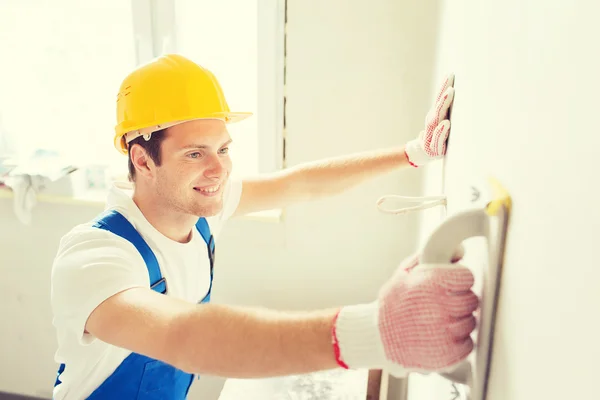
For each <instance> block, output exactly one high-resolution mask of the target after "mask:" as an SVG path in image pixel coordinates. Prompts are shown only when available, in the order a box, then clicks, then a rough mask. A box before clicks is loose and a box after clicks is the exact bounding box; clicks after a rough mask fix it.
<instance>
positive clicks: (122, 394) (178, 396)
mask: <svg viewBox="0 0 600 400" xmlns="http://www.w3.org/2000/svg"><path fill="white" fill-rule="evenodd" d="M93 226H94V227H95V228H99V229H105V230H107V231H109V232H112V233H114V234H116V235H119V236H121V237H122V238H124V239H126V240H128V241H130V242H131V243H132V244H133V245H134V246H135V247H136V249H137V250H138V251H139V252H140V254H141V255H142V257H143V259H144V261H145V263H146V267H147V268H148V274H149V276H150V285H151V288H152V290H154V291H156V292H159V293H162V294H165V293H166V292H167V282H166V280H165V278H164V277H163V276H162V274H161V272H160V267H159V265H158V261H157V259H156V256H155V255H154V253H153V252H152V250H151V249H150V247H149V246H148V244H146V242H145V241H144V239H143V238H142V237H141V236H140V234H139V233H138V231H137V230H136V229H135V228H134V227H133V226H132V225H131V223H130V222H129V221H128V220H127V219H126V218H125V217H123V215H121V214H119V213H118V212H116V211H110V210H109V211H106V212H104V213H103V214H101V215H100V216H99V217H98V218H96V220H95V221H94V225H93ZM196 228H197V229H198V231H199V232H200V234H201V235H202V237H203V238H204V241H205V242H206V246H207V249H208V257H209V259H210V286H209V289H208V293H207V294H206V296H205V297H204V299H203V300H202V301H201V302H200V303H208V302H210V294H211V290H212V281H213V268H214V256H215V244H214V238H213V236H212V234H211V233H210V227H209V226H208V223H207V222H206V219H204V218H200V219H199V220H198V222H197V223H196ZM64 370H65V364H61V365H60V367H59V369H58V374H57V377H56V382H55V384H54V386H56V385H58V384H60V383H61V381H60V375H61V373H62V372H63V371H64ZM193 380H194V375H193V374H188V373H186V372H183V371H182V370H180V369H177V368H175V367H173V366H171V365H169V364H166V363H164V362H162V361H159V360H155V359H153V358H149V357H146V356H143V355H141V354H137V353H131V354H130V355H129V356H128V357H127V358H126V359H125V360H123V362H122V363H121V364H120V365H119V366H118V367H117V369H116V370H115V371H114V372H113V373H112V375H110V376H109V377H108V378H107V379H106V380H105V381H104V382H103V383H102V384H101V385H100V386H99V387H98V388H97V389H96V390H95V391H94V392H93V393H92V394H91V395H90V396H89V397H88V400H100V399H123V400H129V399H139V400H158V399H160V400H183V399H185V398H186V397H187V394H188V391H189V389H190V386H191V384H192V382H193Z"/></svg>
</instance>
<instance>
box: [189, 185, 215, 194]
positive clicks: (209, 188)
mask: <svg viewBox="0 0 600 400" xmlns="http://www.w3.org/2000/svg"><path fill="white" fill-rule="evenodd" d="M220 189H221V185H220V184H218V185H215V186H205V187H202V188H200V187H195V188H194V190H195V191H197V192H200V193H202V194H203V195H205V196H211V195H215V194H216V193H218V192H219V190H220Z"/></svg>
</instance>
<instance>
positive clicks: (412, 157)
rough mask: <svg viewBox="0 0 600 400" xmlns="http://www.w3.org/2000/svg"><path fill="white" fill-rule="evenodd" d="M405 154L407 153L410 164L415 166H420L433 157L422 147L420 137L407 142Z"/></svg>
mask: <svg viewBox="0 0 600 400" xmlns="http://www.w3.org/2000/svg"><path fill="white" fill-rule="evenodd" d="M404 154H405V155H406V159H407V160H408V162H409V164H410V165H412V166H413V167H420V166H422V165H425V164H427V163H428V162H429V161H431V157H429V156H428V155H427V154H426V153H425V150H423V148H422V147H421V142H420V140H419V139H413V140H411V141H410V142H408V143H406V146H404Z"/></svg>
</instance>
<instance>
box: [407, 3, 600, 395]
mask: <svg viewBox="0 0 600 400" xmlns="http://www.w3.org/2000/svg"><path fill="white" fill-rule="evenodd" d="M599 14H600V3H598V2H594V1H585V0H579V1H570V2H558V1H551V2H548V1H543V0H528V1H523V0H521V1H517V0H509V1H505V2H502V3H497V2H490V1H486V2H473V1H460V0H459V1H457V0H453V1H444V2H443V5H442V11H441V16H442V17H441V25H440V32H439V51H438V54H437V60H436V67H437V69H436V73H439V72H441V71H450V70H451V71H454V72H455V73H456V85H455V87H456V99H455V104H454V110H453V116H452V124H453V125H452V134H451V144H450V148H449V154H448V157H447V164H446V170H445V171H444V172H445V175H446V179H445V182H444V183H445V187H446V191H447V193H448V194H449V195H450V198H449V208H448V212H449V213H452V212H454V211H456V210H458V209H461V208H463V207H465V206H467V204H465V203H462V202H460V201H458V200H457V199H458V198H459V196H458V193H459V191H460V190H462V189H466V188H467V185H468V184H469V183H470V182H471V178H478V177H480V176H487V175H493V176H495V177H496V178H498V179H499V180H500V181H501V182H502V183H503V184H504V185H505V186H506V187H507V188H508V190H509V191H510V193H511V195H512V198H513V205H514V211H513V215H512V220H511V227H510V231H509V236H508V247H507V253H506V263H505V267H504V279H503V281H502V294H501V299H500V305H499V314H498V319H497V331H496V335H497V336H496V344H495V346H494V353H493V357H494V360H493V364H492V377H491V381H490V395H489V397H488V399H489V400H508V399H510V400H530V399H544V400H560V399H588V398H589V399H591V398H597V397H598V386H597V372H598V359H599V358H600V341H599V340H598V338H599V337H600V324H599V323H598V317H597V316H598V308H599V306H600V269H599V268H598V261H597V259H598V256H597V253H596V249H597V246H598V244H597V242H598V231H599V230H600V211H599V208H598V205H597V199H598V195H599V194H600V191H599V190H598V184H597V182H598V172H600V163H599V161H598V149H599V148H600V135H598V127H597V126H596V125H597V124H596V121H595V119H596V115H597V114H598V107H599V106H600V100H599V99H598V93H599V92H600V81H599V80H598V79H597V76H598V71H600V56H599V52H598V41H597V39H598V37H600V28H598V24H597V23H596V21H597V16H598V15H599ZM430 173H431V175H430V176H429V177H428V182H429V183H428V186H427V191H428V192H430V193H439V190H440V189H441V170H440V169H439V168H436V169H432V170H431V171H430ZM427 214H428V215H427V217H428V218H429V221H428V225H426V227H427V229H431V228H432V227H433V226H434V225H433V224H432V223H431V221H433V220H435V219H436V218H438V217H439V213H437V212H435V211H432V212H428V213H427ZM470 249H471V250H473V251H475V252H478V251H479V249H477V248H476V247H474V246H470ZM468 254H469V248H467V255H468ZM472 261H473V264H472V265H476V264H477V263H479V262H480V261H481V260H477V259H473V260H472ZM446 393H449V392H446ZM429 398H432V397H429V395H427V390H426V389H423V390H422V391H421V392H420V393H412V396H410V397H409V399H410V400H425V399H429ZM435 398H437V397H435ZM442 398H443V397H442Z"/></svg>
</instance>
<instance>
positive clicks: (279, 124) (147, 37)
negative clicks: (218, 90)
mask: <svg viewBox="0 0 600 400" xmlns="http://www.w3.org/2000/svg"><path fill="white" fill-rule="evenodd" d="M131 1H132V7H133V9H132V11H133V16H134V21H133V29H134V39H135V49H136V53H137V54H136V56H137V61H138V64H142V63H145V62H148V61H150V60H151V59H153V58H154V57H158V56H160V55H161V54H164V53H169V52H177V40H176V35H175V7H176V4H175V3H176V1H177V0H131ZM256 1H257V6H258V7H257V14H256V15H257V19H258V20H257V27H258V31H257V40H258V55H257V59H258V64H259V67H258V68H257V87H259V88H260V90H259V91H258V93H257V96H258V98H257V118H258V120H257V150H258V157H257V160H258V166H257V167H258V172H259V173H270V172H275V171H277V170H280V169H282V168H283V167H284V156H285V155H284V111H285V25H286V0H256Z"/></svg>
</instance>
